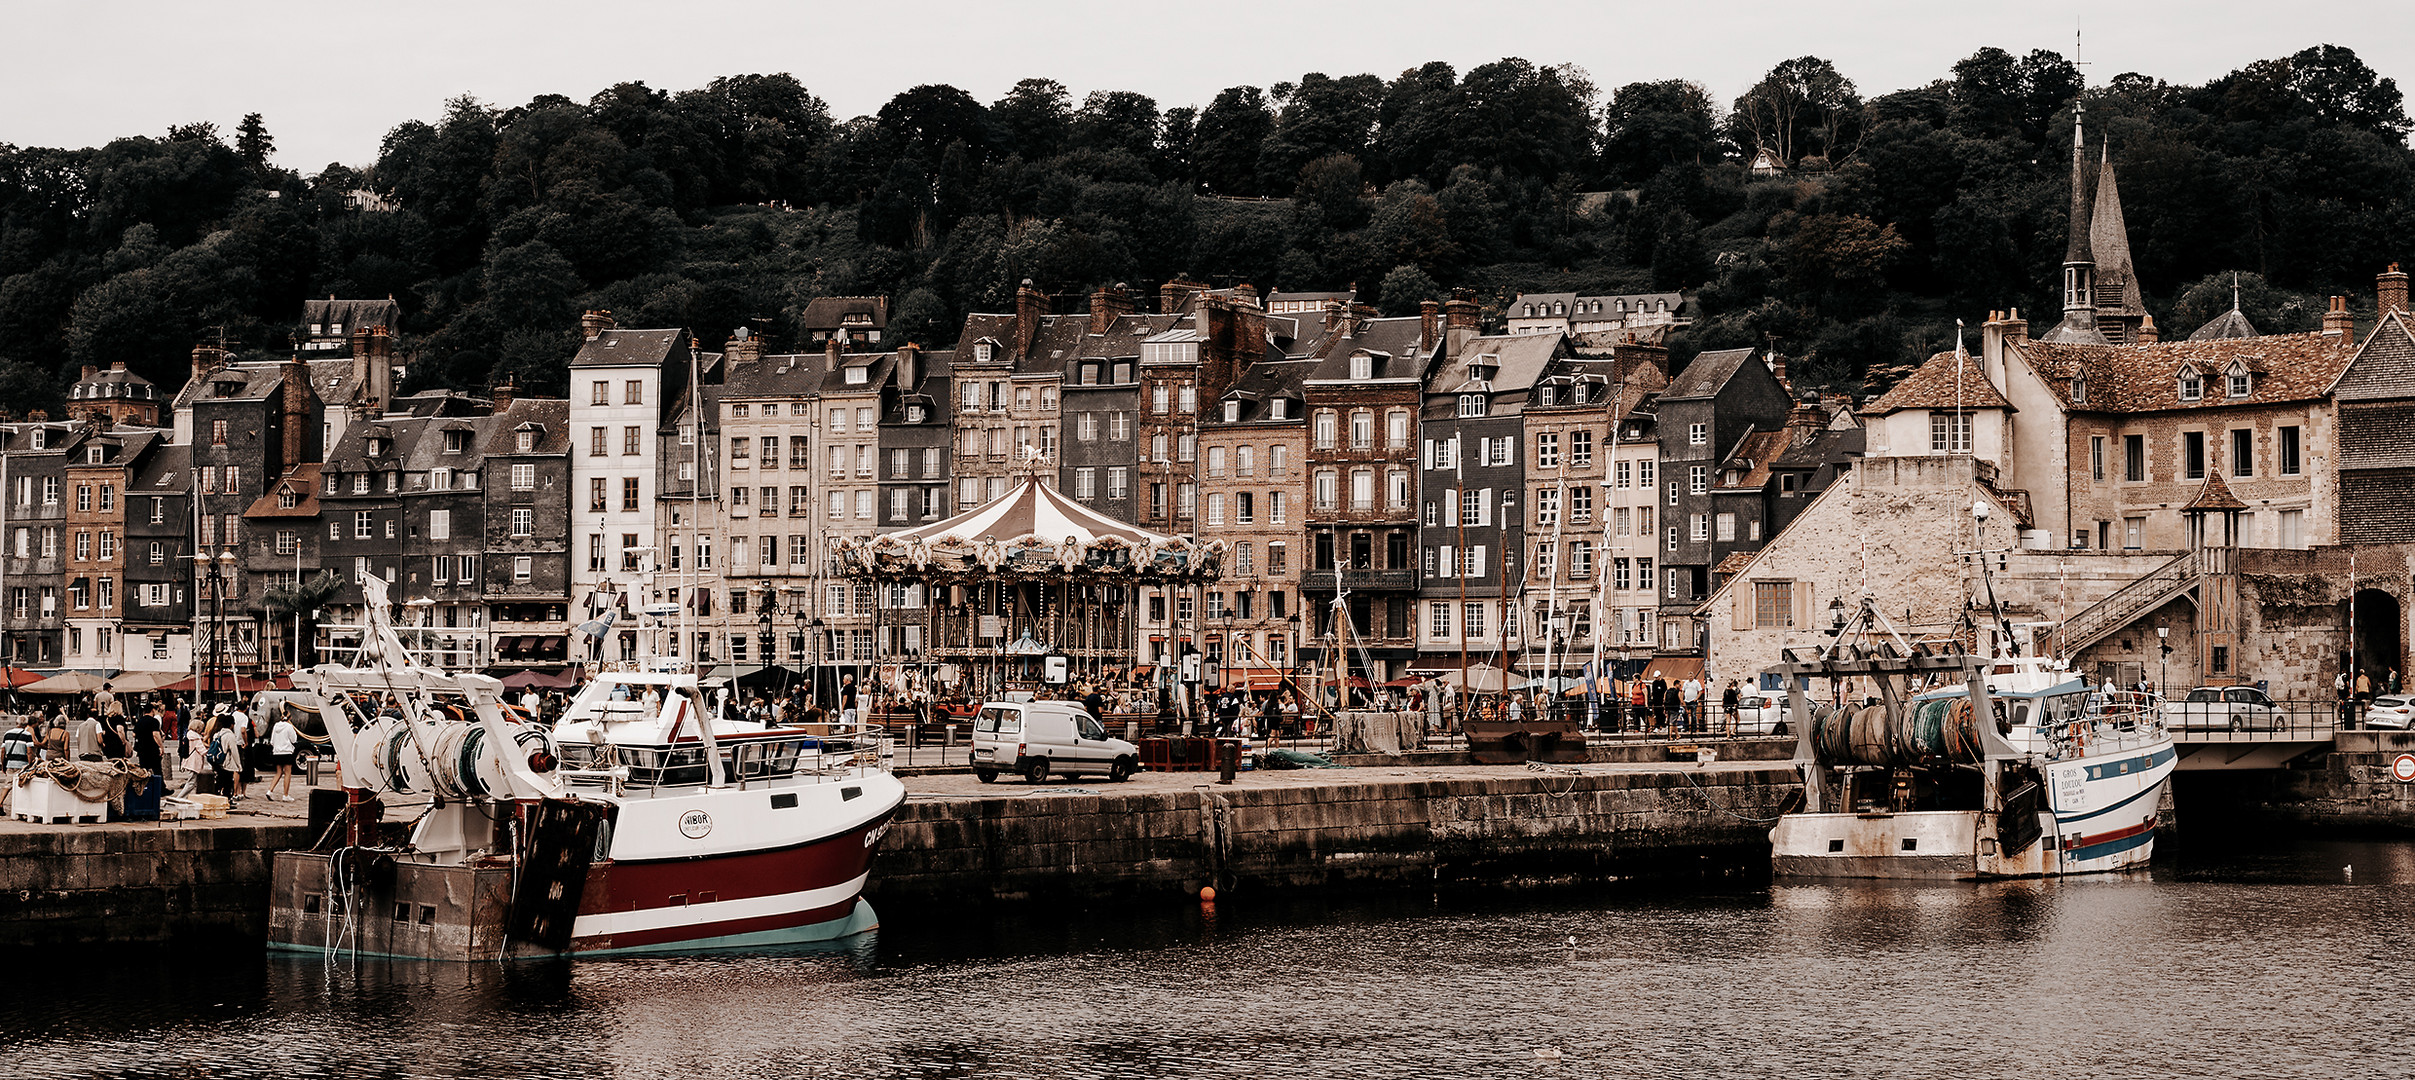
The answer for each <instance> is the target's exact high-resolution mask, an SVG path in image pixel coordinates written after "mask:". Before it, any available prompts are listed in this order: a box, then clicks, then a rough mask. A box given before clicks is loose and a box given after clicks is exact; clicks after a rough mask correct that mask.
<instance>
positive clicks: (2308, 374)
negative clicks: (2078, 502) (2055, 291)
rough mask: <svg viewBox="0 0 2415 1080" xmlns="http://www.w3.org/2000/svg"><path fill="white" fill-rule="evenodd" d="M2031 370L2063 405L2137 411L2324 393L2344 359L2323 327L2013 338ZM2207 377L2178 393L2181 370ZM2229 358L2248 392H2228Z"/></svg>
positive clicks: (2249, 402)
mask: <svg viewBox="0 0 2415 1080" xmlns="http://www.w3.org/2000/svg"><path fill="white" fill-rule="evenodd" d="M2009 347H2010V348H2012V349H2014V350H2016V351H2017V352H2018V353H2019V354H2020V356H2021V358H2022V359H2023V360H2024V361H2025V362H2027V363H2028V364H2029V367H2030V370H2032V371H2035V372H2036V373H2037V374H2038V377H2039V378H2040V379H2041V380H2043V381H2044V382H2045V383H2046V386H2047V388H2048V389H2049V390H2050V391H2051V392H2053V394H2054V395H2055V398H2056V400H2057V401H2058V402H2059V403H2060V404H2061V405H2062V406H2063V407H2064V408H2066V409H2072V410H2076V411H2080V412H2099V413H2141V412H2162V411H2167V410H2178V409H2200V408H2221V407H2224V406H2231V405H2271V404H2276V403H2279V402H2285V401H2311V400H2315V399H2318V398H2321V397H2322V396H2323V395H2324V393H2325V390H2326V388H2328V387H2329V386H2330V385H2331V383H2332V380H2334V379H2336V378H2338V377H2339V375H2340V372H2341V371H2342V370H2343V369H2345V368H2346V367H2347V365H2348V359H2349V356H2350V350H2349V349H2348V348H2347V347H2346V346H2345V345H2343V344H2342V341H2341V339H2339V338H2336V337H2325V336H2323V335H2322V334H2320V333H2307V334H2267V335H2265V336H2263V337H2254V338H2217V339H2213V340H2208V341H2165V342H2159V343H2157V344H2153V345H2067V344H2055V343H2049V342H2039V341H2030V342H2021V343H2018V344H2012V345H2010V346H2009ZM2183 365H2188V366H2192V367H2194V368H2196V369H2197V370H2198V371H2199V372H2200V373H2202V374H2203V375H2204V376H2205V387H2204V395H2203V397H2202V399H2201V400H2198V401H2182V400H2180V378H2179V376H2180V370H2181V368H2182V366H2183ZM2234 365H2236V366H2239V367H2242V368H2245V369H2246V370H2248V371H2250V372H2254V373H2255V376H2254V378H2252V379H2251V380H2249V393H2248V395H2247V396H2246V397H2236V398H2235V397H2228V396H2226V390H2227V388H2226V387H2225V386H2224V385H2223V378H2222V376H2223V374H2224V373H2225V372H2227V371H2229V370H2230V369H2231V368H2232V367H2233V366H2234ZM2083 374H2084V375H2086V376H2087V380H2086V381H2087V400H2086V401H2083V402H2079V403H2076V404H2075V403H2074V402H2073V401H2072V400H2071V383H2072V380H2073V379H2074V378H2076V377H2079V376H2081V375H2083Z"/></svg>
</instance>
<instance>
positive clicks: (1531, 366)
mask: <svg viewBox="0 0 2415 1080" xmlns="http://www.w3.org/2000/svg"><path fill="white" fill-rule="evenodd" d="M1411 321H1413V320H1411ZM1560 345H1561V335H1559V334H1503V335H1499V336H1496V337H1480V338H1470V339H1468V341H1467V343H1466V344H1464V345H1461V346H1460V347H1459V351H1458V352H1456V353H1454V354H1452V355H1451V356H1450V357H1449V359H1448V360H1447V361H1446V362H1445V363H1444V364H1443V366H1442V367H1441V369H1439V370H1437V371H1435V372H1434V375H1433V379H1432V381H1430V382H1428V383H1427V384H1426V392H1428V393H1433V394H1453V393H1457V392H1458V391H1459V388H1460V387H1461V386H1464V385H1466V383H1467V381H1468V367H1469V365H1471V364H1474V363H1476V362H1477V360H1478V358H1480V357H1491V358H1492V359H1493V362H1494V363H1495V364H1497V365H1498V370H1496V371H1494V372H1493V377H1492V378H1491V379H1490V380H1488V381H1489V382H1491V383H1492V388H1493V391H1494V392H1495V393H1503V392H1508V391H1516V390H1524V389H1526V388H1528V387H1531V386H1533V385H1534V384H1535V382H1536V380H1538V379H1541V378H1542V377H1543V372H1544V369H1546V368H1549V367H1550V366H1551V362H1552V360H1553V359H1555V358H1557V357H1558V356H1559V355H1560V351H1561V349H1560ZM1336 351H1337V352H1339V351H1340V350H1336Z"/></svg>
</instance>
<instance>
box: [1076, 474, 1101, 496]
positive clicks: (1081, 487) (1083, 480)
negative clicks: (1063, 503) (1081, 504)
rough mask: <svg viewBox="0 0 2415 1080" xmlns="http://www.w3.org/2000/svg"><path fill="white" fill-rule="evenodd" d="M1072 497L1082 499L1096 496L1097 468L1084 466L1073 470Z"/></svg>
mask: <svg viewBox="0 0 2415 1080" xmlns="http://www.w3.org/2000/svg"><path fill="white" fill-rule="evenodd" d="M1073 497H1074V498H1077V499H1084V500H1088V499H1095V498H1097V497H1098V470H1097V469H1090V468H1084V469H1075V470H1073Z"/></svg>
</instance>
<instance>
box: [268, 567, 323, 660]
mask: <svg viewBox="0 0 2415 1080" xmlns="http://www.w3.org/2000/svg"><path fill="white" fill-rule="evenodd" d="M343 587H344V580H343V579H342V578H340V577H337V576H336V573H335V571H333V570H321V571H319V572H318V573H317V574H316V575H314V576H312V577H310V578H309V579H307V580H302V581H297V582H295V583H294V584H293V585H292V586H291V587H290V588H277V589H270V590H268V591H267V592H266V593H264V594H262V596H261V601H262V602H263V603H265V604H266V605H267V606H268V612H269V614H270V615H271V616H274V617H277V618H279V619H291V620H293V627H294V637H295V642H294V652H293V657H294V666H295V667H310V666H312V665H313V664H316V663H318V659H317V657H316V656H315V655H314V654H315V652H316V651H317V650H316V647H315V645H314V644H313V642H314V640H315V639H316V638H317V637H318V634H317V632H316V631H317V629H318V625H319V613H320V612H321V611H323V610H325V608H326V607H327V605H328V604H329V603H331V602H333V601H334V600H335V597H336V594H337V593H338V592H341V591H342V590H343Z"/></svg>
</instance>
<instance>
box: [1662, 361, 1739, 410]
mask: <svg viewBox="0 0 2415 1080" xmlns="http://www.w3.org/2000/svg"><path fill="white" fill-rule="evenodd" d="M1752 357H1753V350H1751V349H1718V350H1714V351H1711V352H1705V353H1701V354H1699V355H1697V356H1695V357H1694V361H1693V362H1692V363H1690V364H1687V365H1686V366H1685V370H1684V371H1680V372H1678V373H1677V375H1676V377H1674V378H1672V379H1670V380H1669V387H1668V389H1666V390H1663V391H1661V394H1660V396H1661V397H1663V398H1666V399H1668V400H1671V401H1674V400H1677V399H1680V398H1701V397H1711V396H1713V395H1716V394H1717V393H1719V390H1720V388H1721V387H1724V386H1726V385H1727V381H1728V380H1729V379H1732V378H1735V377H1736V372H1737V370H1738V369H1740V368H1742V367H1743V366H1744V365H1745V363H1746V362H1747V361H1749V360H1751V359H1752Z"/></svg>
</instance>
